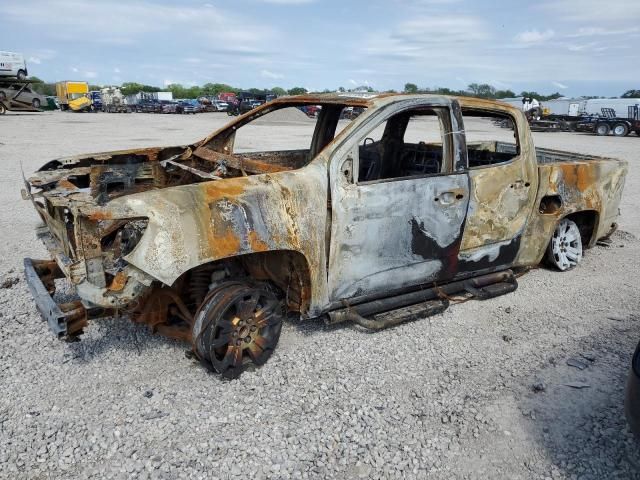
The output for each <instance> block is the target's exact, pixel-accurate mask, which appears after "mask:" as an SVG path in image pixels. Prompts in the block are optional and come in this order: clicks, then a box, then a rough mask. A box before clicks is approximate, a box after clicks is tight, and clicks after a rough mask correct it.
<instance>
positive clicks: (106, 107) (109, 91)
mask: <svg viewBox="0 0 640 480" xmlns="http://www.w3.org/2000/svg"><path fill="white" fill-rule="evenodd" d="M100 92H101V94H102V111H103V112H107V113H131V109H130V108H129V106H128V105H127V103H126V101H125V98H124V95H122V92H121V91H120V89H119V88H118V87H104V88H103V89H102V90H101V91H100Z"/></svg>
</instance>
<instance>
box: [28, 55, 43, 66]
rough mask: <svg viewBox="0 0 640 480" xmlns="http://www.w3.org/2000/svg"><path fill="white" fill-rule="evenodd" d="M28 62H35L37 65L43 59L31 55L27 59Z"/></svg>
mask: <svg viewBox="0 0 640 480" xmlns="http://www.w3.org/2000/svg"><path fill="white" fill-rule="evenodd" d="M27 62H29V63H35V64H36V65H40V64H41V63H42V60H40V59H39V58H38V57H29V58H28V59H27Z"/></svg>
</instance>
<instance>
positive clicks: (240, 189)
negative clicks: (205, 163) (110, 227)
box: [202, 178, 246, 201]
mask: <svg viewBox="0 0 640 480" xmlns="http://www.w3.org/2000/svg"><path fill="white" fill-rule="evenodd" d="M245 186H246V181H245V180H243V179H242V178H238V179H235V178H228V179H225V181H224V182H215V181H214V182H207V183H203V184H202V188H203V190H204V196H205V200H208V201H211V200H218V199H220V198H234V197H237V196H239V195H242V194H243V193H244V191H245Z"/></svg>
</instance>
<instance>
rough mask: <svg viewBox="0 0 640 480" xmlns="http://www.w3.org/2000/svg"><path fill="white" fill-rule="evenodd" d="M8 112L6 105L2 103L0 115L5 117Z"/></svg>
mask: <svg viewBox="0 0 640 480" xmlns="http://www.w3.org/2000/svg"><path fill="white" fill-rule="evenodd" d="M6 111H7V109H6V107H5V106H4V103H2V102H0V115H4V113H5V112H6Z"/></svg>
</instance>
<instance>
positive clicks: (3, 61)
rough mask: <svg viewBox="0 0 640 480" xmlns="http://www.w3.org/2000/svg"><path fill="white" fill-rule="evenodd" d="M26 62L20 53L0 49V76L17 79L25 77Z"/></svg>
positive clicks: (26, 73)
mask: <svg viewBox="0 0 640 480" xmlns="http://www.w3.org/2000/svg"><path fill="white" fill-rule="evenodd" d="M28 74H29V73H28V72H27V62H25V61H24V56H23V55H22V54H21V53H13V52H2V51H0V77H17V78H18V80H24V79H25V78H27V75H28Z"/></svg>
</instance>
